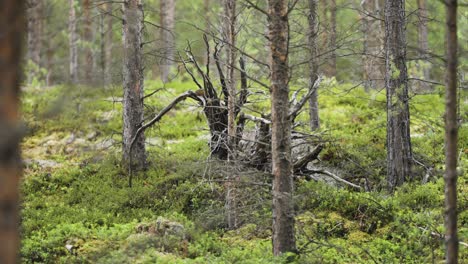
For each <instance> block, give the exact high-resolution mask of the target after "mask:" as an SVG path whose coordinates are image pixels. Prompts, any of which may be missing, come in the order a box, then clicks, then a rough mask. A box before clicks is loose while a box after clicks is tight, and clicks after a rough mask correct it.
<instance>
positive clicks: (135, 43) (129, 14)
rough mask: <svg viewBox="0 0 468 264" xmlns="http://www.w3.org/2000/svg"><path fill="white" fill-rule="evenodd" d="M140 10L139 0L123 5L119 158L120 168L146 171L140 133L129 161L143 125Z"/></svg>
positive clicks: (141, 16) (143, 145) (131, 0)
mask: <svg viewBox="0 0 468 264" xmlns="http://www.w3.org/2000/svg"><path fill="white" fill-rule="evenodd" d="M142 22H143V6H142V4H141V0H126V1H124V3H123V34H122V37H123V52H124V54H123V55H124V58H123V62H124V63H123V88H124V97H123V157H122V163H123V165H124V167H127V168H128V166H131V168H132V170H142V169H144V168H145V167H146V150H145V136H144V133H140V135H139V136H138V139H137V141H136V142H135V144H134V146H133V149H132V152H131V156H132V158H131V160H132V164H129V161H130V144H131V142H132V139H133V137H134V135H135V134H136V131H137V130H138V128H139V127H140V126H141V124H142V122H143V60H142V50H141V30H142Z"/></svg>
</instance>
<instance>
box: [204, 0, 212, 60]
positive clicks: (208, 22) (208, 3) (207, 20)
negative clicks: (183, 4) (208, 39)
mask: <svg viewBox="0 0 468 264" xmlns="http://www.w3.org/2000/svg"><path fill="white" fill-rule="evenodd" d="M203 12H204V14H205V32H206V34H207V35H208V34H209V33H210V32H211V1H210V0H203ZM209 56H210V53H209V52H206V55H205V56H204V57H203V59H204V61H203V64H204V65H206V64H207V63H208V62H209V60H210V59H209V58H208V57H209Z"/></svg>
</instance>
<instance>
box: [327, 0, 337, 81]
mask: <svg viewBox="0 0 468 264" xmlns="http://www.w3.org/2000/svg"><path fill="white" fill-rule="evenodd" d="M336 12H337V8H336V0H331V1H330V50H331V52H330V61H329V64H330V71H329V75H330V76H335V77H336V50H337V46H336Z"/></svg>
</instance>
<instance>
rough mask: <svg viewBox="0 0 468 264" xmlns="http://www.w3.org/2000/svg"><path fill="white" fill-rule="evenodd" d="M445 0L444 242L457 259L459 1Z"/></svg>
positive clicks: (452, 259) (449, 260)
mask: <svg viewBox="0 0 468 264" xmlns="http://www.w3.org/2000/svg"><path fill="white" fill-rule="evenodd" d="M445 3H446V8H447V11H446V26H447V28H446V30H447V33H446V34H447V36H446V43H447V73H446V74H447V75H446V85H447V88H446V97H445V108H446V110H445V175H444V180H445V243H446V247H447V253H446V260H445V261H446V263H458V236H457V155H458V151H457V142H458V124H457V67H458V61H457V45H458V44H457V43H458V37H457V1H456V0H447V1H445Z"/></svg>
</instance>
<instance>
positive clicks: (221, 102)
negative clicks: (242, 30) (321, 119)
mask: <svg viewBox="0 0 468 264" xmlns="http://www.w3.org/2000/svg"><path fill="white" fill-rule="evenodd" d="M204 40H205V45H206V46H207V53H208V56H207V58H208V60H207V62H206V65H204V66H201V65H200V64H199V63H198V62H197V61H196V60H195V56H194V55H193V54H192V51H191V47H190V45H188V47H187V49H186V50H185V53H186V58H184V57H182V56H180V60H181V62H182V63H183V65H184V67H185V70H186V72H187V74H189V75H190V76H191V78H192V81H193V82H194V84H195V85H196V86H197V88H198V90H197V91H187V92H185V93H183V94H181V95H180V96H178V97H177V98H175V99H174V100H173V102H172V103H170V104H169V105H168V106H166V107H165V108H164V109H163V110H161V111H160V112H159V113H158V114H155V116H154V117H153V119H151V120H150V121H148V122H147V123H146V124H141V126H140V128H139V129H138V131H137V132H136V134H135V135H134V136H133V140H132V141H131V144H130V145H131V147H132V148H133V147H134V144H135V143H136V141H135V140H136V138H137V137H138V136H139V135H140V134H141V133H142V132H143V131H144V130H145V129H146V128H148V127H150V126H152V125H153V124H155V123H157V122H159V121H160V120H161V118H162V117H163V116H164V115H165V114H166V113H167V112H169V111H170V110H171V109H172V108H173V107H174V106H175V105H177V103H179V102H181V101H183V100H185V99H187V98H191V99H193V100H195V101H197V102H198V103H199V104H200V106H202V107H203V112H204V114H205V117H206V120H207V123H208V127H209V130H210V142H209V146H210V151H211V156H213V157H216V158H218V159H220V160H226V159H227V157H228V154H229V152H230V151H236V152H237V154H236V155H235V156H236V157H237V159H238V160H237V161H238V162H241V163H242V164H244V165H246V166H249V167H255V168H257V169H259V170H270V165H269V164H270V162H271V148H270V146H271V114H269V113H268V114H264V115H262V116H254V115H251V114H247V113H244V112H243V111H242V109H243V107H244V105H245V104H246V103H247V101H248V96H249V91H248V83H247V82H248V80H251V81H253V82H255V83H257V84H259V85H261V86H262V87H264V88H266V89H268V88H269V86H268V85H266V84H264V83H262V82H261V81H259V80H256V79H255V78H253V77H251V76H249V75H248V74H247V72H246V70H245V69H246V66H245V60H244V59H243V58H242V57H241V58H240V60H239V67H235V66H234V67H235V69H236V70H237V71H240V92H239V95H238V97H237V98H236V100H235V101H236V105H235V111H234V115H235V119H236V124H235V129H236V140H235V144H234V147H232V148H231V149H230V148H229V147H228V144H227V143H228V131H227V127H228V109H227V105H228V94H229V92H228V87H227V85H226V78H225V74H224V71H223V68H224V67H222V66H223V65H222V62H221V60H220V53H221V49H222V44H221V43H220V42H218V41H217V39H216V38H215V46H214V52H213V53H212V54H211V52H210V50H211V49H210V45H209V41H208V38H207V37H206V36H204ZM210 59H214V61H215V66H216V70H217V74H216V75H217V76H215V74H212V72H211V71H210V65H211V62H210ZM215 78H219V79H218V80H217V81H216V82H215V80H216V79H215ZM320 81H321V78H317V80H316V81H315V84H314V85H311V86H310V87H309V90H308V91H306V92H305V94H304V96H303V97H302V98H300V99H298V98H297V97H298V95H299V91H298V92H296V93H294V94H293V95H292V98H291V100H290V102H289V109H290V110H289V116H290V120H291V124H290V125H291V127H292V126H293V125H294V121H295V119H296V117H297V116H298V114H299V113H300V111H301V110H302V109H303V107H304V106H305V105H306V103H307V102H308V100H309V98H310V97H311V95H312V93H313V92H314V91H316V89H317V87H318V85H319V83H320ZM218 87H219V88H218ZM248 121H250V122H254V123H255V124H256V127H257V128H256V131H255V138H254V139H250V138H249V136H248V135H246V133H245V131H244V127H245V124H246V122H248ZM242 141H247V142H249V147H244V146H243V147H242V148H241V147H240V144H241V142H242ZM131 151H132V153H133V151H135V150H133V149H132V150H131ZM317 155H318V154H317ZM317 155H316V156H315V157H312V156H309V161H311V160H313V159H315V158H317ZM130 156H132V155H130ZM305 164H307V163H305ZM300 167H301V168H299V167H297V166H294V168H295V171H299V169H302V167H304V166H300ZM296 169H297V170H296Z"/></svg>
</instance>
